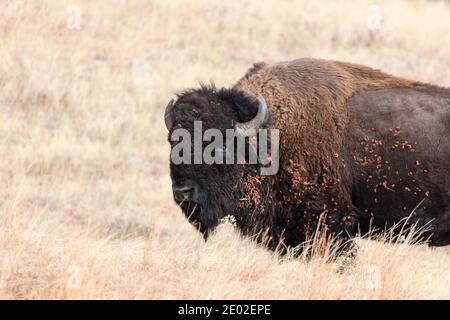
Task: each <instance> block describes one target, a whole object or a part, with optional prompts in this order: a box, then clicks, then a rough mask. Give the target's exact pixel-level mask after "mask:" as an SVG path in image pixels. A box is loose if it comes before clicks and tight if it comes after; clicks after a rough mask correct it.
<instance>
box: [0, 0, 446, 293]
mask: <svg viewBox="0 0 450 320" xmlns="http://www.w3.org/2000/svg"><path fill="white" fill-rule="evenodd" d="M377 4H378V5H377V6H373V5H372V2H370V1H358V2H355V1H350V0H349V1H342V2H341V1H339V2H331V1H330V2H328V1H287V0H286V1H276V0H270V1H256V0H254V1H204V0H196V1H182V0H172V1H162V0H161V1H144V0H142V1H122V0H114V1H87V0H73V1H69V2H66V1H64V0H63V1H31V0H30V1H21V0H9V1H7V0H5V1H1V3H0V39H1V43H2V44H1V46H0V110H1V112H0V153H1V157H0V298H3V299H17V298H23V299H58V298H62V299H69V298H75V299H76V298H86V299H98V298H106V299H110V298H125V299H136V298H145V299H160V298H163V299H175V298H186V299H191V298H206V299H217V298H225V299H231V298H239V299H260V298H261V299H270V298H276V299H280V298H287V299H332V298H337V299H347V298H352V299H393V298H400V299H416V298H433V299H434V298H444V299H450V289H449V288H450V250H449V249H446V248H442V249H436V250H432V249H429V248H428V247H426V246H424V245H410V244H405V243H396V244H395V243H381V242H377V241H367V240H360V241H358V243H359V246H360V250H359V254H358V257H357V259H356V260H355V261H354V263H353V264H351V265H349V266H346V267H345V268H344V271H342V270H341V265H342V263H343V262H342V261H336V262H333V263H329V262H326V261H325V259H324V258H321V257H314V258H312V259H311V261H309V262H306V261H305V259H303V258H298V259H290V258H288V257H284V258H280V257H278V256H276V255H275V254H273V253H271V252H268V251H266V250H265V249H263V248H260V247H258V246H257V245H255V244H254V243H253V242H251V241H250V240H249V239H245V238H242V237H240V236H239V234H238V233H237V232H236V231H235V230H234V229H233V226H232V225H230V224H224V225H222V226H221V227H220V228H219V230H218V231H217V233H216V234H215V235H214V236H213V237H212V239H211V241H208V242H207V243H204V242H203V240H202V238H201V236H200V235H199V234H198V233H197V232H196V231H195V230H194V229H193V227H191V226H190V225H189V224H188V223H187V221H186V220H185V219H184V217H183V216H182V214H181V212H180V210H179V209H178V208H177V207H176V206H175V205H174V204H173V201H172V194H171V188H170V178H169V171H168V165H169V144H168V143H167V137H166V129H165V126H164V122H163V111H164V107H165V106H166V104H167V102H168V101H169V100H170V98H171V97H172V96H173V94H174V93H175V92H176V91H177V90H181V89H184V88H187V87H192V86H196V85H198V82H199V81H203V82H209V81H210V80H213V81H214V82H215V83H216V84H217V85H219V86H222V85H223V86H230V85H232V84H233V83H234V82H235V81H237V80H238V79H239V77H240V76H242V75H243V74H244V73H245V71H246V69H247V68H249V67H250V66H251V65H252V64H253V63H254V62H258V61H279V60H289V59H293V58H299V57H305V56H310V57H318V58H328V59H336V60H344V61H350V62H355V63H362V64H367V65H369V66H373V67H376V68H381V69H383V70H385V71H387V72H389V73H393V74H396V75H399V76H403V77H407V78H412V79H416V80H421V81H426V82H432V83H435V84H440V85H443V86H450V73H449V72H448V71H449V70H450V45H449V44H450V32H449V30H450V19H449V16H450V2H448V1H447V2H444V1H418V0H413V1H407V0H404V1H377ZM371 5H372V6H371ZM339 270H341V271H339Z"/></svg>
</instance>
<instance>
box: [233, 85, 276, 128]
mask: <svg viewBox="0 0 450 320" xmlns="http://www.w3.org/2000/svg"><path fill="white" fill-rule="evenodd" d="M256 95H257V97H258V101H259V106H258V113H257V114H256V116H255V117H254V118H253V119H252V120H250V121H247V122H237V123H236V126H235V127H236V129H237V130H239V131H240V132H242V133H243V134H244V135H247V134H246V133H247V131H248V130H251V129H255V130H258V129H259V128H261V127H262V126H264V125H265V124H267V120H268V119H269V109H268V108H267V103H266V100H265V99H264V97H263V96H262V95H261V93H259V92H257V93H256Z"/></svg>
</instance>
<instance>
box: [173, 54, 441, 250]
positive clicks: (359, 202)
mask: <svg viewBox="0 0 450 320" xmlns="http://www.w3.org/2000/svg"><path fill="white" fill-rule="evenodd" d="M258 93H261V94H262V96H264V98H265V100H266V101H267V106H268V108H269V118H268V120H269V122H268V123H264V124H263V125H264V126H267V127H268V128H275V129H277V128H279V129H280V131H281V132H280V136H281V140H280V169H279V171H278V173H277V174H276V175H272V176H262V175H260V167H259V165H258V164H256V165H237V164H233V165H218V164H213V165H204V164H202V165H187V164H181V165H175V164H173V163H171V165H170V169H171V178H172V183H173V190H174V198H175V200H176V202H177V203H178V204H179V205H180V207H181V209H182V210H183V212H184V213H185V215H186V216H187V218H188V219H189V221H190V222H191V223H193V224H194V225H195V226H196V227H197V228H198V229H199V231H201V232H202V233H203V234H204V236H205V239H206V238H207V237H208V234H209V233H210V232H211V231H212V230H213V229H214V228H215V227H216V226H217V225H218V223H219V222H220V220H221V219H222V218H224V217H225V216H227V215H232V216H234V218H235V220H236V224H237V227H238V228H239V229H240V230H241V231H242V233H244V234H246V235H252V236H254V235H256V239H257V240H258V241H259V242H263V243H264V244H265V245H267V246H268V247H269V248H271V249H274V250H275V249H278V248H281V249H282V251H284V250H285V249H286V248H287V247H295V246H298V245H300V244H302V243H303V242H305V241H307V240H309V239H311V238H313V237H314V235H315V233H316V232H317V231H322V230H323V231H325V233H326V234H327V235H329V236H330V237H333V238H335V244H337V247H339V248H343V247H345V246H346V245H347V244H349V243H350V241H349V240H350V239H351V238H352V237H354V236H355V235H356V234H357V232H358V231H361V232H362V233H365V232H367V231H369V227H370V226H372V227H374V228H377V229H378V230H379V231H382V230H384V229H385V228H388V227H392V226H394V225H395V224H398V223H401V221H403V220H404V219H406V218H408V220H407V221H408V223H409V224H408V225H412V224H417V226H418V227H427V228H428V231H427V232H424V233H423V238H424V239H428V240H429V244H430V245H447V244H449V243H450V204H449V198H450V192H449V178H448V177H449V176H450V167H449V158H450V140H449V136H448V132H450V89H447V88H441V87H437V86H432V85H427V84H422V83H417V82H412V81H409V80H406V79H401V78H397V77H394V76H391V75H388V74H385V73H383V72H381V71H378V70H373V69H370V68H367V67H364V66H358V65H353V64H347V63H342V62H334V61H324V60H315V59H299V60H295V61H291V62H281V63H276V64H273V65H268V64H263V63H261V64H256V65H255V66H254V67H253V68H252V69H251V70H249V71H248V72H247V74H246V75H245V76H244V77H243V78H242V79H241V80H240V81H238V83H237V84H236V85H235V86H234V87H233V88H231V89H220V90H217V89H216V88H215V87H213V86H211V87H206V86H202V87H201V88H200V89H195V90H189V91H186V92H183V93H182V94H180V95H179V96H178V99H177V101H176V102H175V103H170V104H169V106H168V107H167V110H166V125H167V127H168V129H169V141H170V136H171V133H172V132H173V130H174V129H175V128H185V129H187V130H189V131H192V130H193V122H194V121H199V120H201V121H202V123H203V129H204V130H206V129H208V128H218V129H220V130H226V129H230V128H234V127H235V125H236V123H245V122H247V123H252V124H254V123H255V121H253V122H250V121H251V120H252V119H256V118H257V115H259V114H260V112H258V110H261V109H259V107H258V101H257V99H256V96H257V95H258ZM263 118H264V117H263ZM244 126H245V125H244ZM171 143H172V142H171ZM192 181H194V182H192ZM180 188H181V189H180ZM179 190H188V191H186V192H187V196H186V199H184V198H182V197H180V194H179ZM183 192H184V191H183ZM183 194H184V193H183ZM194 200H195V201H194Z"/></svg>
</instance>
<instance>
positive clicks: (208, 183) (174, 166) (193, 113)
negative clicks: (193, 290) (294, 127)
mask: <svg viewBox="0 0 450 320" xmlns="http://www.w3.org/2000/svg"><path fill="white" fill-rule="evenodd" d="M267 122H268V109H267V105H266V103H265V101H264V98H263V97H262V96H261V95H259V94H258V99H256V97H250V96H248V95H246V94H244V93H243V92H241V91H238V90H235V89H221V90H217V89H216V88H215V87H214V86H210V87H206V86H202V87H201V88H200V89H196V90H189V91H186V92H183V93H182V94H179V95H178V99H177V101H176V102H174V101H173V100H172V101H171V102H170V103H169V104H168V106H167V107H166V112H165V123H166V126H167V129H168V130H169V143H170V144H171V150H172V152H171V162H170V175H171V178H172V191H173V197H174V200H175V202H176V203H177V204H178V205H179V206H180V207H181V209H182V211H183V212H184V214H185V215H186V217H187V218H188V220H189V221H190V222H191V223H192V224H193V225H194V226H195V227H196V228H197V229H198V230H199V231H200V232H201V233H203V235H204V238H205V239H207V237H208V234H209V233H210V232H211V230H212V229H214V227H215V226H217V224H218V223H219V221H220V220H221V219H222V218H224V217H225V216H227V215H234V212H235V209H236V204H237V203H238V202H239V198H240V196H241V195H240V192H239V188H240V187H239V185H240V183H241V179H242V176H244V174H248V173H250V172H254V171H257V170H258V166H259V164H258V163H256V164H248V161H246V160H245V161H244V162H242V161H241V162H240V163H237V162H238V159H237V152H234V151H236V150H229V144H227V143H226V140H227V139H226V138H225V137H229V136H227V134H229V133H230V129H231V131H234V132H235V134H236V137H235V138H233V139H238V138H242V136H245V135H246V136H247V139H246V140H245V139H244V140H243V141H245V146H246V149H245V151H244V152H245V159H247V160H248V157H249V152H250V151H249V150H250V149H249V140H248V136H249V132H250V131H252V130H251V129H258V128H261V127H264V126H265V125H266V124H267ZM210 129H215V132H216V133H217V132H219V133H221V135H222V137H223V139H222V140H221V141H216V139H217V138H218V136H217V135H216V136H214V137H212V136H211V135H208V131H211V130H210ZM239 135H242V136H239ZM250 135H251V134H250ZM181 139H184V140H185V141H183V143H184V146H185V147H186V148H178V147H179V146H180V143H181V141H180V140H181ZM186 140H188V141H186ZM205 140H206V141H205ZM211 142H214V145H212V143H211ZM177 145H178V147H177ZM234 145H236V144H234ZM196 148H197V150H196ZM207 148H208V150H207ZM175 149H177V150H175ZM207 151H208V152H207ZM230 151H233V154H234V156H233V157H234V161H232V162H233V163H228V164H227V163H226V162H227V160H226V157H227V156H228V155H229V152H230ZM186 152H187V153H188V154H186ZM206 153H208V154H211V156H213V157H215V158H216V159H220V158H221V157H223V163H209V164H208V163H205V161H204V160H205V159H203V158H202V155H204V154H206ZM174 156H176V157H178V158H179V159H182V161H174V158H173V157H174ZM196 156H199V158H197V159H196ZM199 159H200V162H199V161H198V160H199Z"/></svg>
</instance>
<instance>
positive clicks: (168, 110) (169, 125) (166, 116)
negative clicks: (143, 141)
mask: <svg viewBox="0 0 450 320" xmlns="http://www.w3.org/2000/svg"><path fill="white" fill-rule="evenodd" d="M172 108H173V99H172V100H170V102H169V103H168V104H167V107H166V111H165V112H164V122H165V123H166V127H167V130H169V131H170V129H171V128H172V125H173V123H172V119H171V117H170V114H171V113H172Z"/></svg>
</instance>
